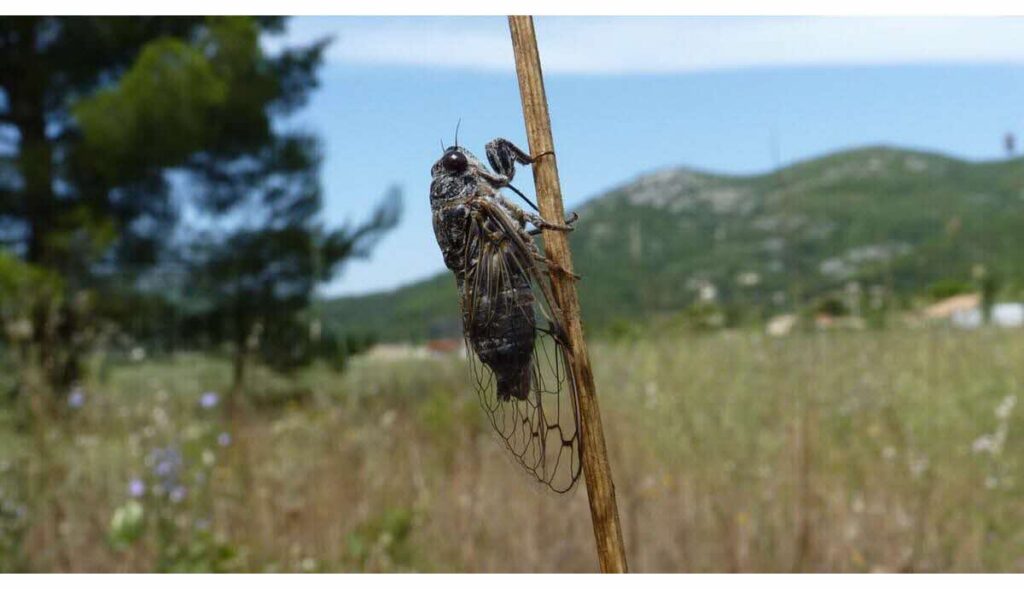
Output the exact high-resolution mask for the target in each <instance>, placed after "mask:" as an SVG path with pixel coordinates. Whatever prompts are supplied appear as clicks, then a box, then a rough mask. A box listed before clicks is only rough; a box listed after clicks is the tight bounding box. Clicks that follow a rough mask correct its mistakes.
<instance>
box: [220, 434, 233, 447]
mask: <svg viewBox="0 0 1024 589" xmlns="http://www.w3.org/2000/svg"><path fill="white" fill-rule="evenodd" d="M217 444H218V445H220V446H223V447H225V448H226V447H228V446H230V445H231V434H229V433H228V432H221V433H220V435H218V436H217Z"/></svg>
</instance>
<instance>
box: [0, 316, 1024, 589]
mask: <svg viewBox="0 0 1024 589" xmlns="http://www.w3.org/2000/svg"><path fill="white" fill-rule="evenodd" d="M592 348H593V349H592V354H593V364H594V367H595V370H596V377H597V384H598V390H599V394H600V397H601V403H602V410H603V412H604V419H605V424H606V428H607V431H606V434H607V437H608V444H609V450H610V452H611V460H612V467H613V469H614V475H615V478H616V483H617V491H618V497H619V507H620V510H621V513H622V520H623V524H624V529H625V539H626V542H627V545H628V551H629V558H630V563H631V567H632V569H633V570H635V571H1016V572H1022V571H1024V470H1022V469H1024V407H1021V406H1019V403H1017V401H1018V400H1019V399H1021V397H1024V362H1022V360H1024V332H1020V331H998V330H993V331H977V332H970V333H964V332H951V331H938V330H936V331H891V332H859V333H828V334H826V333H821V334H804V335H798V336H793V337H790V338H785V339H770V338H765V337H762V336H760V335H756V334H753V333H719V334H713V335H706V336H694V337H685V338H683V337H672V338H664V339H657V338H654V339H648V340H642V341H637V342H618V343H602V342H597V343H594V344H593V345H592ZM93 373H94V374H95V375H96V376H95V377H94V379H93V381H92V382H90V383H88V384H87V385H86V386H84V387H83V390H82V391H78V392H79V393H81V396H80V397H79V396H75V397H73V399H74V400H73V401H72V402H71V403H70V405H67V406H64V405H62V407H61V414H62V416H61V417H60V418H59V419H57V420H54V421H53V423H52V424H51V425H49V426H48V427H46V429H45V432H41V431H39V429H38V428H32V427H29V426H26V425H25V423H27V421H28V420H26V418H25V415H24V414H21V413H19V411H18V410H16V409H15V408H13V407H8V408H7V409H4V410H2V412H0V420H2V421H0V567H2V568H4V569H6V570H32V571H151V570H232V571H233V570H240V571H412V570H415V571H594V570H596V562H595V557H594V546H593V543H594V540H593V535H592V532H591V529H590V523H589V513H588V509H587V504H586V491H585V490H584V489H582V488H580V489H579V490H578V492H576V493H575V494H573V495H571V496H569V497H555V496H551V495H549V494H546V493H545V492H543V490H541V489H539V488H537V487H535V486H534V485H532V484H531V483H530V482H529V481H528V479H527V478H526V477H525V476H524V475H521V474H520V473H519V472H518V471H517V469H516V468H517V467H515V466H514V465H513V464H512V463H511V461H510V460H508V459H507V458H506V457H505V456H504V454H503V452H504V451H503V449H502V448H501V447H500V446H499V445H498V442H497V440H496V439H495V437H494V436H493V435H491V433H490V432H489V431H488V429H486V427H485V423H484V418H483V415H482V412H481V410H480V408H479V406H478V405H477V401H476V398H475V396H474V394H473V393H472V391H471V390H469V389H468V388H467V387H468V378H467V376H466V373H465V367H464V366H463V365H462V362H461V361H459V360H456V359H439V360H415V361H413V360H409V361H402V362H398V363H383V362H374V361H370V360H368V359H362V360H358V361H356V362H354V363H353V365H352V366H351V368H350V369H349V370H348V371H347V372H345V373H344V374H340V375H338V374H334V373H331V372H328V371H326V370H323V369H311V370H308V371H306V372H303V373H301V374H299V375H296V376H294V377H292V378H290V379H283V378H281V377H275V376H273V375H270V374H264V373H257V374H254V375H253V376H252V377H251V378H250V381H249V382H250V386H249V391H248V394H249V396H250V397H251V398H252V399H253V402H252V403H249V404H248V405H247V407H246V409H245V410H244V411H242V412H241V413H239V414H237V415H236V416H235V417H234V418H233V419H228V418H227V417H226V416H225V412H224V406H225V403H224V394H223V393H224V391H225V390H226V387H227V382H228V378H229V376H230V369H229V366H228V365H227V364H226V363H223V362H220V361H217V360H214V359H209V358H202V357H196V356H188V355H182V356H178V357H175V358H173V359H169V360H164V361H144V362H139V363H134V364H124V365H116V366H110V367H106V368H102V369H95V370H94V371H93ZM205 392H216V393H219V395H218V396H216V397H214V396H211V395H206V396H204V393H205ZM214 401H216V403H214ZM1015 404H1017V405H1018V406H1016V407H1015Z"/></svg>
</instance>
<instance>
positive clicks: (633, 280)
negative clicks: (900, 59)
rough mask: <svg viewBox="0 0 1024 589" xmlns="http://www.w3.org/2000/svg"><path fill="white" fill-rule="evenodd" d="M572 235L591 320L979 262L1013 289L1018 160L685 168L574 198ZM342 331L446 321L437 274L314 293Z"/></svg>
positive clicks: (873, 286)
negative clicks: (348, 292) (380, 287)
mask: <svg viewBox="0 0 1024 589" xmlns="http://www.w3.org/2000/svg"><path fill="white" fill-rule="evenodd" d="M578 212H579V213H580V221H579V224H578V226H577V227H578V229H577V231H576V232H574V233H573V234H572V238H571V243H572V248H573V254H574V259H575V263H576V267H577V271H578V273H580V274H581V275H582V276H583V280H582V281H581V282H580V285H579V288H580V299H581V304H582V307H583V313H584V319H585V321H586V322H587V324H588V329H602V328H604V327H607V326H609V325H611V324H613V323H614V322H616V321H631V320H635V319H642V318H646V317H650V316H653V315H658V314H664V313H672V312H677V311H679V310H681V309H684V308H685V307H687V306H689V305H691V304H693V302H694V301H695V300H696V299H697V298H698V296H699V295H700V293H701V292H703V293H704V295H705V296H710V295H714V297H715V298H716V300H718V301H719V302H721V303H722V304H725V305H743V306H747V307H751V306H754V307H756V308H757V309H759V310H760V312H761V313H765V314H767V313H774V312H780V311H782V310H785V309H792V308H794V307H796V306H800V305H803V304H807V303H809V302H812V301H814V300H816V299H817V298H819V297H822V296H825V295H827V294H828V293H831V292H835V291H838V290H840V289H843V288H846V287H848V285H850V284H851V283H856V284H857V285H858V286H859V287H860V289H861V291H862V292H865V293H867V292H871V291H874V292H876V293H878V292H883V293H895V294H897V295H902V296H906V295H910V294H917V293H920V292H922V291H923V290H924V289H925V288H926V287H927V286H928V285H929V284H932V283H934V282H936V281H939V280H943V279H950V278H952V279H959V280H969V279H970V277H971V271H972V268H973V267H975V266H976V265H978V264H982V265H984V266H985V267H986V268H987V269H988V270H989V271H990V272H993V273H995V274H996V275H997V276H999V277H1000V279H1001V284H1003V285H1004V287H1009V288H1016V289H1020V288H1021V287H1022V286H1024V159H1013V160H1004V161H998V162H983V163H971V162H966V161H962V160H957V159H954V158H950V157H946V156H942V155H938V154H932V153H924V152H918V151H909V150H903V149H893V148H886V147H876V148H867V149H858V150H853V151H847V152H842V153H837V154H833V155H829V156H825V157H822V158H818V159H814V160H810V161H805V162H801V163H797V164H794V165H791V166H789V167H787V168H784V169H782V170H779V171H778V172H776V173H771V174H762V175H755V176H726V175H719V174H710V173H705V172H699V171H694V170H689V169H685V168H679V169H671V170H664V171H660V172H655V173H652V174H647V175H644V176H641V177H639V178H637V179H635V180H633V181H631V182H629V183H627V184H624V185H622V186H620V187H618V188H614V189H612V190H610V191H609V192H607V193H605V194H603V195H601V196H598V197H596V198H594V199H593V200H591V201H590V202H588V203H586V204H585V205H584V206H583V207H581V208H579V209H578ZM322 312H323V316H324V317H325V320H326V321H327V322H328V324H329V325H331V326H333V327H335V328H338V329H341V330H343V331H346V332H358V333H367V332H372V333H375V334H377V335H378V336H379V337H381V338H383V339H423V338H428V337H440V336H443V335H449V334H455V333H458V329H459V320H458V302H457V296H456V292H455V285H454V280H453V279H452V278H451V277H450V276H449V275H448V274H447V273H446V274H443V275H440V276H437V277H435V278H431V279H429V280H426V281H422V282H418V283H415V284H411V285H409V286H406V287H404V288H400V289H398V290H395V291H393V292H388V293H380V294H373V295H367V296H360V297H344V298H339V299H334V300H330V301H326V302H324V303H323V307H322Z"/></svg>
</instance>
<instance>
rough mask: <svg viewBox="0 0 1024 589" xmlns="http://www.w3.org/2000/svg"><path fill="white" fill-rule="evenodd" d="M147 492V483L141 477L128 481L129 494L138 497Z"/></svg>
mask: <svg viewBox="0 0 1024 589" xmlns="http://www.w3.org/2000/svg"><path fill="white" fill-rule="evenodd" d="M145 494H146V483H144V482H142V479H140V478H134V479H132V480H131V481H130V482H129V483H128V495H129V496H131V497H133V498H135V499H138V498H139V497H142V496H143V495H145Z"/></svg>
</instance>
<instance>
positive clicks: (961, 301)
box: [924, 294, 1024, 329]
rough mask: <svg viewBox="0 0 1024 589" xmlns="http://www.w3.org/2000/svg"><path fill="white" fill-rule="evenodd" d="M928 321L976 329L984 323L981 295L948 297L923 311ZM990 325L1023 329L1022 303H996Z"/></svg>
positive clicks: (1023, 310) (1023, 312) (1023, 311)
mask: <svg viewBox="0 0 1024 589" xmlns="http://www.w3.org/2000/svg"><path fill="white" fill-rule="evenodd" d="M924 316H925V318H926V319H928V320H930V321H947V322H949V324H950V325H953V326H954V327H959V328H961V329H976V328H978V327H981V325H982V324H983V323H984V313H983V311H982V308H981V295H978V294H965V295H957V296H955V297H950V298H948V299H944V300H942V301H939V302H938V303H935V304H934V305H932V306H930V307H928V308H926V309H925V310H924ZM990 321H991V323H992V325H996V326H998V327H1024V303H996V304H994V305H992V315H991V317H990Z"/></svg>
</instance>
